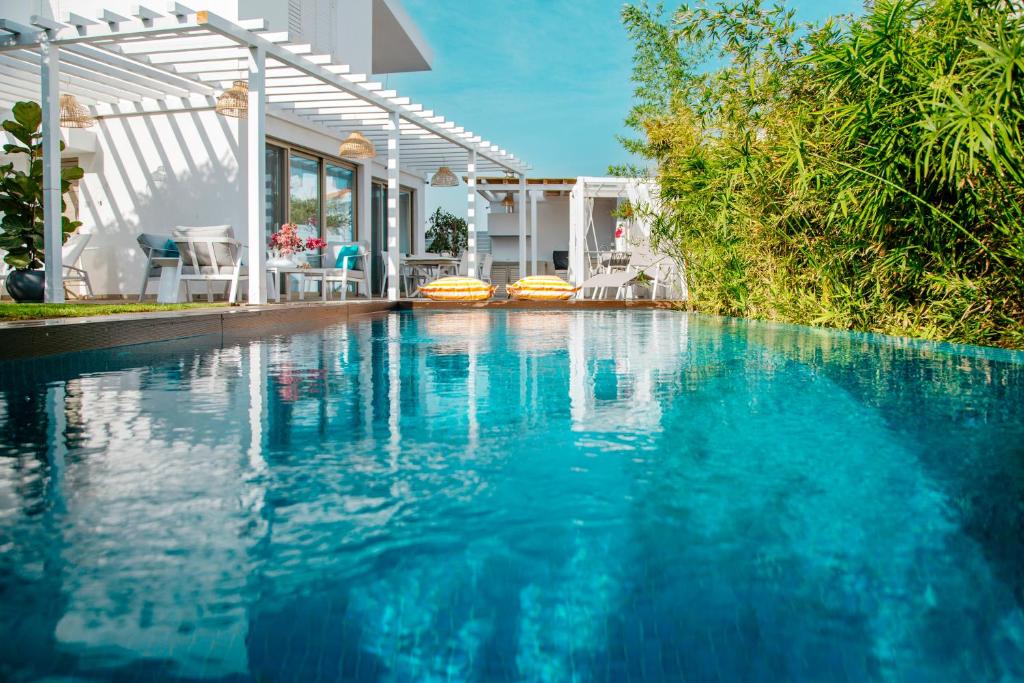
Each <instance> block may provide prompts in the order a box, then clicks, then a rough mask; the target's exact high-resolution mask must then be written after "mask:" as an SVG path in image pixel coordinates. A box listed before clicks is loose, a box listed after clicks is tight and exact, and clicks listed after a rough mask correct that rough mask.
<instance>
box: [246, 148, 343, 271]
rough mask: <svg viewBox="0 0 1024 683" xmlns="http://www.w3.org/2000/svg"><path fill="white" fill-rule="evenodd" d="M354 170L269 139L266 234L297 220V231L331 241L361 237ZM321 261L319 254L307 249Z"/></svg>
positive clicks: (312, 261)
mask: <svg viewBox="0 0 1024 683" xmlns="http://www.w3.org/2000/svg"><path fill="white" fill-rule="evenodd" d="M355 188H356V170H355V167H354V166H350V165H348V164H346V163H345V162H343V161H341V160H340V159H333V158H330V157H323V156H320V155H317V154H313V153H310V152H307V151H305V150H298V149H294V148H291V147H289V146H287V145H285V144H282V143H274V144H271V143H269V142H268V143H267V180H266V212H267V215H266V218H267V239H268V242H269V239H270V234H271V233H273V232H276V231H277V230H278V229H279V228H280V227H281V224H282V223H295V224H296V225H297V226H298V228H299V235H300V236H301V237H302V238H303V239H305V238H308V237H320V238H322V239H324V240H326V241H328V242H352V241H355V240H358V239H359V235H358V229H357V222H356V199H355V194H356V193H355ZM307 256H308V257H310V258H309V261H310V262H311V263H313V264H314V265H319V263H317V261H318V259H317V255H313V254H307Z"/></svg>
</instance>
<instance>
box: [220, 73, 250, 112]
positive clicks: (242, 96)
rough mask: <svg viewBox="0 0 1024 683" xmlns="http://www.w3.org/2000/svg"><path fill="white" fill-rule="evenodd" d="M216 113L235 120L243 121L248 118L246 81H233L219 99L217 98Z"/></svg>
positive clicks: (247, 87) (247, 86)
mask: <svg viewBox="0 0 1024 683" xmlns="http://www.w3.org/2000/svg"><path fill="white" fill-rule="evenodd" d="M217 113H218V114H220V115H222V116H231V117H233V118H236V119H244V118H245V117H246V116H248V115H249V83H248V82H247V81H234V82H233V83H232V84H231V87H230V88H228V89H227V90H225V91H224V92H223V93H221V95H220V97H218V98H217Z"/></svg>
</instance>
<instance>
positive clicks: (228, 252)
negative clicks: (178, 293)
mask: <svg viewBox="0 0 1024 683" xmlns="http://www.w3.org/2000/svg"><path fill="white" fill-rule="evenodd" d="M171 239H172V240H174V244H175V245H176V246H177V247H178V252H179V253H180V254H181V259H180V260H179V262H178V268H179V269H180V272H179V278H180V280H181V281H182V282H184V283H185V300H186V301H190V300H191V299H192V293H191V290H190V288H189V283H191V282H203V283H205V284H206V298H207V300H208V301H210V302H211V303H212V302H213V284H214V283H216V282H223V283H225V285H226V286H227V289H228V291H227V292H226V294H227V300H228V301H229V302H230V303H237V301H238V285H239V282H241V281H242V280H247V279H249V276H248V273H247V272H246V269H245V268H244V267H243V266H242V253H243V252H244V249H243V248H242V243H241V242H239V241H238V240H236V239H235V237H234V231H233V230H232V229H231V226H230V225H215V226H209V227H177V228H175V229H174V230H173V231H172V232H171Z"/></svg>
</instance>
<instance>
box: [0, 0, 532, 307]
mask: <svg viewBox="0 0 1024 683" xmlns="http://www.w3.org/2000/svg"><path fill="white" fill-rule="evenodd" d="M169 7H170V9H169V10H167V11H163V12H161V11H156V10H152V9H149V8H147V7H143V6H139V7H137V8H136V9H135V10H134V12H133V14H132V15H131V16H124V15H121V14H118V13H115V12H112V11H109V10H104V11H102V12H100V13H99V14H98V16H95V17H85V16H80V15H78V14H75V13H71V14H69V15H68V16H67V17H66V18H64V20H63V21H59V22H58V21H54V20H51V19H46V18H42V17H33V18H32V19H31V21H30V22H29V23H28V24H22V23H18V22H14V21H10V20H7V19H2V18H0V106H6V107H10V106H11V104H12V103H14V102H16V101H19V100H25V99H29V100H39V101H40V102H41V103H42V107H43V124H42V126H43V136H44V140H45V150H44V174H45V182H44V188H45V189H44V191H45V192H46V198H47V201H46V205H45V206H46V216H45V225H46V232H45V235H46V268H47V273H46V276H47V278H46V283H47V286H46V289H47V291H46V300H47V301H50V302H59V301H62V300H63V297H64V294H63V287H62V283H61V259H60V248H61V228H60V223H61V221H60V219H61V217H60V209H59V207H60V189H59V188H60V150H59V140H60V136H59V134H58V126H59V111H58V101H59V96H60V94H61V93H62V92H63V93H66V94H71V95H74V96H75V97H76V98H77V99H78V100H79V102H81V103H82V104H84V105H87V106H89V107H90V110H91V112H92V114H93V115H94V116H96V117H97V118H100V119H102V118H114V117H128V116H139V115H146V114H150V113H152V114H163V113H174V112H192V111H202V110H212V109H214V107H215V104H216V97H217V96H218V95H219V94H220V93H221V92H223V91H224V90H225V89H226V88H228V87H230V86H231V85H232V82H233V81H236V80H241V81H245V82H246V83H247V85H248V92H249V95H248V97H249V99H248V112H247V125H246V126H244V128H245V131H244V132H243V134H242V137H243V140H244V144H242V145H240V146H241V147H242V149H243V150H244V151H245V154H244V157H243V158H244V159H245V162H244V166H242V168H241V169H240V172H241V174H242V175H243V183H242V187H244V188H246V190H245V194H244V201H245V202H246V215H247V217H248V219H247V235H248V240H247V242H248V254H247V256H248V258H247V259H246V260H247V265H248V267H249V271H250V273H252V275H253V277H250V278H249V292H248V293H249V301H250V303H264V302H265V301H266V284H265V282H266V273H265V268H264V264H265V259H266V250H265V240H264V230H265V221H266V218H265V211H264V194H265V192H266V188H265V181H264V178H265V156H266V155H265V150H266V135H265V122H266V116H267V114H268V113H271V114H273V115H274V116H275V117H280V118H283V119H286V120H294V121H296V122H301V123H302V124H303V125H305V126H314V127H316V128H317V129H320V130H322V131H325V132H328V133H330V134H333V135H335V136H341V137H344V136H345V135H347V134H348V133H350V132H355V131H359V132H361V133H363V134H364V135H366V136H367V137H368V138H369V139H370V140H371V141H372V142H373V143H374V145H375V147H376V148H377V150H378V152H381V151H383V153H384V155H385V156H386V158H387V183H388V188H389V191H391V192H394V193H395V194H397V190H398V187H399V170H400V168H401V169H402V170H411V171H413V172H415V173H418V174H420V175H421V176H424V177H425V176H426V175H427V174H429V173H432V172H434V171H435V170H436V169H437V168H438V167H439V166H448V167H450V168H451V169H452V170H453V171H455V172H456V173H465V174H466V175H467V180H468V184H469V186H470V190H469V193H468V211H469V229H470V237H469V251H470V269H471V273H472V272H473V271H474V270H475V263H476V251H475V250H476V239H475V229H476V222H475V202H476V199H475V197H476V192H475V190H474V189H473V188H474V187H475V182H476V175H477V173H480V172H483V173H495V174H503V173H507V174H512V175H516V176H519V177H524V176H525V174H526V172H527V170H528V168H529V167H528V166H526V165H525V164H524V163H523V162H522V161H521V160H519V159H517V158H516V157H515V156H514V155H512V154H510V153H508V152H507V151H505V150H504V149H501V148H500V147H499V146H498V145H495V144H492V143H491V142H489V141H487V140H484V139H483V138H482V137H481V136H479V135H476V134H474V133H472V132H470V131H467V130H465V129H464V128H462V127H460V126H457V125H456V124H455V123H453V122H451V121H448V120H446V119H445V118H444V117H443V116H440V115H438V114H436V113H435V112H433V111H431V110H428V109H426V108H424V107H423V106H422V105H419V104H415V103H413V102H411V101H410V100H409V99H408V98H406V97H400V96H399V94H398V93H397V92H395V91H394V90H386V89H384V87H383V86H382V85H381V84H380V83H374V82H370V81H369V80H368V79H367V75H366V74H357V73H350V68H349V67H348V66H346V65H344V64H334V63H332V58H331V57H330V55H324V54H314V53H313V51H312V48H311V46H310V45H308V44H297V43H293V42H291V41H290V40H289V35H288V34H287V33H277V32H270V31H269V30H268V24H267V22H266V21H264V20H262V19H257V20H242V21H238V22H232V21H229V20H227V19H224V18H222V17H220V16H217V15H215V14H212V13H209V12H205V11H198V12H197V11H194V10H192V9H190V8H188V7H185V6H183V5H181V4H180V3H177V2H172V3H170V4H169ZM395 194H392V195H389V196H390V197H392V198H391V199H389V201H388V206H387V226H388V238H387V254H388V259H387V270H388V276H389V277H388V282H389V288H388V289H389V291H388V294H389V298H391V299H396V298H397V296H398V290H397V283H398V277H397V271H398V248H399V247H398V234H397V230H398V224H399V207H398V203H397V200H395V199H394V198H393V197H394V196H395Z"/></svg>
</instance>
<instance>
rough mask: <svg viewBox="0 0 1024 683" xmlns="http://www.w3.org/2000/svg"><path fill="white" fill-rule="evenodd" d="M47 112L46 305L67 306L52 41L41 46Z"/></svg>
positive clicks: (56, 58) (57, 63)
mask: <svg viewBox="0 0 1024 683" xmlns="http://www.w3.org/2000/svg"><path fill="white" fill-rule="evenodd" d="M39 47H40V53H41V55H40V56H41V58H42V59H41V64H40V67H41V68H40V72H41V74H40V75H41V77H42V83H41V88H40V89H41V93H40V100H41V101H42V109H43V251H44V253H45V258H46V291H45V293H44V295H43V297H44V301H46V303H49V304H62V303H64V268H63V264H62V263H61V247H63V246H64V233H63V230H62V226H61V215H62V212H61V210H60V201H61V192H60V48H58V47H57V46H56V45H54V44H53V43H51V42H50V41H49V40H43V42H42V43H41V44H40V46H39Z"/></svg>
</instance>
